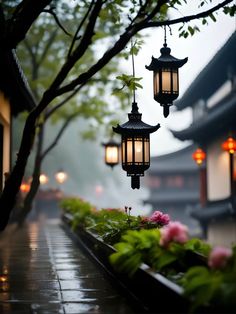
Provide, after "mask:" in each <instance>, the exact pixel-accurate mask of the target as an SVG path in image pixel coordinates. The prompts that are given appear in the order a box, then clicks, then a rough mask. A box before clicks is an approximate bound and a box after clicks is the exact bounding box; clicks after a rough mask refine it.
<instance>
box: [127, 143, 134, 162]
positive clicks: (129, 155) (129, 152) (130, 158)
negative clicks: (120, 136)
mask: <svg viewBox="0 0 236 314" xmlns="http://www.w3.org/2000/svg"><path fill="white" fill-rule="evenodd" d="M132 162H133V141H132V138H127V163H132Z"/></svg>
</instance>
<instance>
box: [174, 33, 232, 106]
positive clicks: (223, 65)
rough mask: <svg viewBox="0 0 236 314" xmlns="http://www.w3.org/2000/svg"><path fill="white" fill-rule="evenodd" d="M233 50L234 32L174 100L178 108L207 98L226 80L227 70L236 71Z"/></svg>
mask: <svg viewBox="0 0 236 314" xmlns="http://www.w3.org/2000/svg"><path fill="white" fill-rule="evenodd" d="M235 51H236V32H234V33H233V34H232V35H231V37H230V38H229V39H228V41H227V42H226V43H225V44H224V46H223V47H222V48H221V49H220V50H219V51H218V52H217V53H216V55H215V56H214V57H213V58H212V60H211V61H210V62H209V63H208V64H207V65H206V66H205V68H204V69H203V70H202V71H201V72H200V73H199V74H198V76H197V77H196V78H195V79H194V81H193V82H192V84H191V85H190V86H189V87H188V89H187V91H186V92H185V93H184V95H183V96H182V97H181V98H180V99H179V100H177V101H176V102H175V106H176V107H177V109H178V110H183V109H185V108H186V107H188V106H192V105H193V104H195V103H196V102H197V101H198V100H199V99H208V98H209V97H210V96H211V95H212V94H213V93H214V91H216V90H217V89H218V88H219V87H220V86H221V85H222V84H223V83H224V82H225V81H226V80H227V76H228V70H230V71H232V72H234V73H235V72H236V58H235ZM209 82H211V83H210V84H209Z"/></svg>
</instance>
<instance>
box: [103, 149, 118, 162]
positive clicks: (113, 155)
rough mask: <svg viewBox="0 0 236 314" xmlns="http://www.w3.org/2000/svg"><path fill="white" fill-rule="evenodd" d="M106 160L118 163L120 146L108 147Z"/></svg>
mask: <svg viewBox="0 0 236 314" xmlns="http://www.w3.org/2000/svg"><path fill="white" fill-rule="evenodd" d="M106 162H107V163H118V147H117V146H108V147H106Z"/></svg>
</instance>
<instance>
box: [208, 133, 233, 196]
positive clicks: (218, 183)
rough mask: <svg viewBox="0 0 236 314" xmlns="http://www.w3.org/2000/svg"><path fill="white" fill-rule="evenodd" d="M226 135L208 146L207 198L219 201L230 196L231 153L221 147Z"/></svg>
mask: <svg viewBox="0 0 236 314" xmlns="http://www.w3.org/2000/svg"><path fill="white" fill-rule="evenodd" d="M225 139H226V138H225V137H222V138H219V139H218V140H216V141H215V142H214V143H212V144H210V145H209V146H208V148H207V198H208V200H209V201H217V200H221V199H224V198H227V197H229V196H230V173H229V154H228V153H227V152H224V151H223V150H222V148H221V145H222V143H223V141H225Z"/></svg>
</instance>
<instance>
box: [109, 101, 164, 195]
mask: <svg viewBox="0 0 236 314" xmlns="http://www.w3.org/2000/svg"><path fill="white" fill-rule="evenodd" d="M128 117H129V121H128V122H126V123H124V124H122V125H119V124H118V125H117V127H113V131H114V132H116V133H118V134H121V142H122V145H121V159H122V168H123V169H124V170H125V171H127V176H131V187H132V189H139V188H140V176H144V171H145V170H147V169H148V168H149V166H150V139H149V135H150V133H153V132H155V131H156V130H158V129H159V127H160V124H157V125H156V126H151V125H149V124H146V123H144V122H143V121H142V120H141V118H142V114H141V113H139V111H138V106H137V103H136V102H133V104H132V111H131V113H129V114H128Z"/></svg>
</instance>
